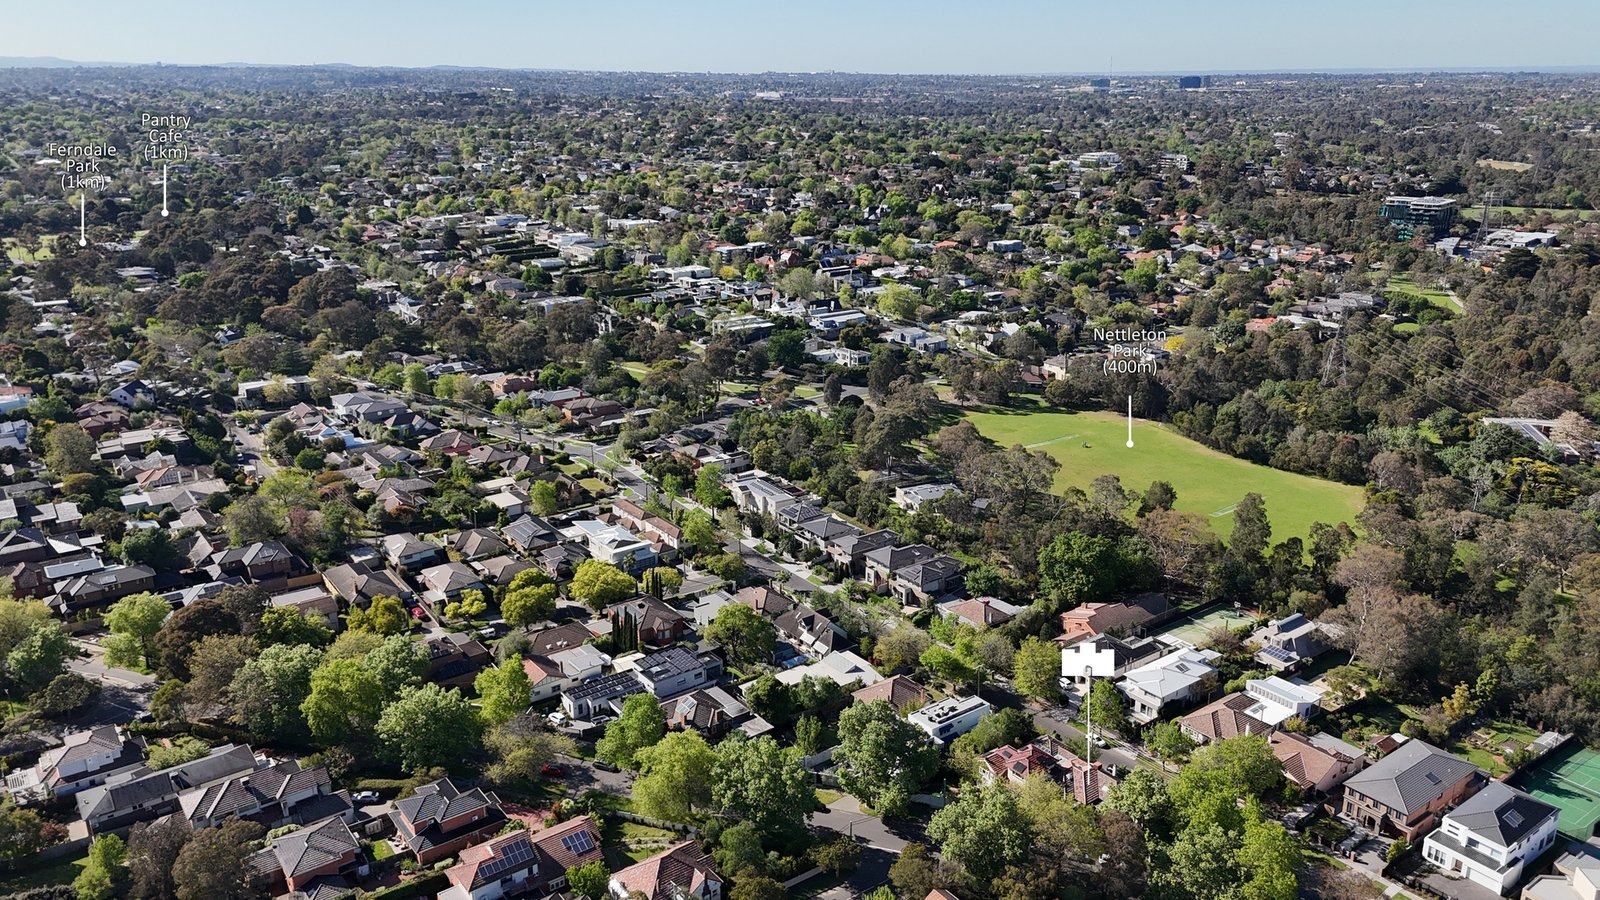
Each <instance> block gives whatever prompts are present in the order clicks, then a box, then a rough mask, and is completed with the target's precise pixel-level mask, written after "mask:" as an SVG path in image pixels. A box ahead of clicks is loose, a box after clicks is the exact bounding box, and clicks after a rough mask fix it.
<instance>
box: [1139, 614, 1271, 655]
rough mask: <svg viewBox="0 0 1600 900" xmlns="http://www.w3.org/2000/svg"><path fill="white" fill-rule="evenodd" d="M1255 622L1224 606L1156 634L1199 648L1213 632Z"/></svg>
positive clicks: (1174, 624) (1184, 618)
mask: <svg viewBox="0 0 1600 900" xmlns="http://www.w3.org/2000/svg"><path fill="white" fill-rule="evenodd" d="M1254 621H1255V620H1254V619H1252V618H1250V617H1249V616H1247V615H1245V614H1244V613H1242V612H1237V611H1235V610H1233V609H1230V608H1228V607H1226V606H1223V607H1218V608H1217V609H1213V610H1211V611H1210V612H1207V613H1205V614H1204V615H1201V616H1198V617H1196V616H1194V615H1188V616H1184V617H1183V618H1181V619H1178V620H1176V621H1174V622H1172V623H1171V624H1168V625H1165V626H1163V627H1161V628H1160V629H1158V630H1157V631H1156V632H1155V634H1156V635H1157V636H1160V637H1172V638H1177V639H1178V640H1181V641H1187V642H1189V643H1191V644H1193V645H1195V646H1196V647H1199V646H1202V645H1204V644H1205V642H1206V640H1207V639H1208V638H1210V637H1211V632H1213V631H1215V630H1217V629H1218V628H1238V627H1239V626H1240V625H1249V624H1252V623H1253V622H1254Z"/></svg>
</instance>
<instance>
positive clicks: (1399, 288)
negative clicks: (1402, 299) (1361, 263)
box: [1383, 274, 1461, 331]
mask: <svg viewBox="0 0 1600 900" xmlns="http://www.w3.org/2000/svg"><path fill="white" fill-rule="evenodd" d="M1383 290H1384V293H1386V294H1410V295H1412V296H1414V297H1421V298H1422V299H1424V300H1426V301H1428V302H1429V303H1431V304H1433V305H1434V306H1437V307H1439V308H1440V309H1447V310H1449V311H1451V312H1460V311H1461V307H1460V306H1458V305H1456V302H1455V301H1454V300H1451V299H1450V292H1449V291H1441V290H1439V289H1438V288H1431V287H1422V286H1421V285H1419V284H1417V283H1416V282H1415V281H1412V280H1411V276H1410V275H1409V274H1405V275H1396V276H1394V277H1393V278H1391V279H1389V283H1388V284H1387V285H1385V286H1384V289H1383ZM1396 330H1397V331H1398V330H1399V326H1396ZM1411 330H1412V331H1415V330H1416V329H1415V328H1413V329H1411Z"/></svg>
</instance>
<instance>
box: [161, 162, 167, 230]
mask: <svg viewBox="0 0 1600 900" xmlns="http://www.w3.org/2000/svg"><path fill="white" fill-rule="evenodd" d="M161 217H162V218H163V219H164V218H166V217H167V164H166V163H162V164H161Z"/></svg>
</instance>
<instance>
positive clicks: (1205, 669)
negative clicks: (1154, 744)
mask: <svg viewBox="0 0 1600 900" xmlns="http://www.w3.org/2000/svg"><path fill="white" fill-rule="evenodd" d="M1218 656H1220V654H1219V653H1217V651H1215V650H1196V649H1193V648H1190V649H1187V650H1179V651H1177V652H1176V653H1169V654H1167V655H1166V656H1163V657H1161V658H1160V659H1158V660H1155V661H1154V662H1150V663H1146V664H1144V665H1142V666H1140V667H1139V668H1137V669H1134V670H1132V671H1130V672H1128V674H1126V675H1124V676H1123V677H1122V681H1120V682H1118V683H1117V687H1118V688H1120V689H1121V690H1122V692H1123V693H1124V694H1126V695H1128V700H1129V703H1130V705H1131V707H1130V709H1129V710H1128V715H1129V717H1130V718H1132V719H1133V720H1134V721H1135V722H1138V723H1139V724H1141V725H1143V724H1146V723H1149V722H1153V721H1155V720H1156V719H1158V718H1160V716H1161V710H1162V709H1163V708H1164V707H1166V706H1168V705H1170V704H1174V703H1182V702H1184V701H1186V700H1189V699H1191V698H1192V697H1193V696H1194V693H1195V688H1196V687H1198V686H1199V685H1200V683H1201V682H1202V681H1204V680H1205V679H1207V678H1209V677H1212V676H1215V675H1216V674H1217V669H1216V667H1215V666H1213V665H1211V661H1212V660H1214V659H1216V658H1217V657H1218Z"/></svg>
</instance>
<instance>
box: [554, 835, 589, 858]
mask: <svg viewBox="0 0 1600 900" xmlns="http://www.w3.org/2000/svg"><path fill="white" fill-rule="evenodd" d="M561 846H562V847H564V848H566V851H567V852H568V853H571V854H573V855H574V856H579V855H582V854H584V853H588V852H589V851H590V850H593V849H594V838H593V837H592V836H591V835H590V834H589V832H587V831H574V832H573V833H571V834H569V835H567V836H566V837H563V838H562V839H561Z"/></svg>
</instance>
